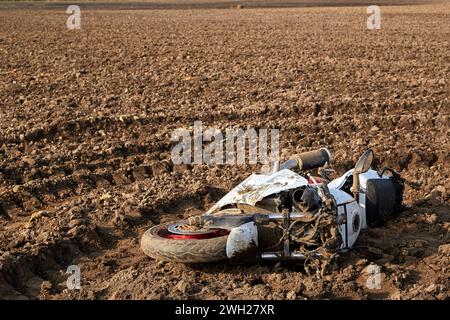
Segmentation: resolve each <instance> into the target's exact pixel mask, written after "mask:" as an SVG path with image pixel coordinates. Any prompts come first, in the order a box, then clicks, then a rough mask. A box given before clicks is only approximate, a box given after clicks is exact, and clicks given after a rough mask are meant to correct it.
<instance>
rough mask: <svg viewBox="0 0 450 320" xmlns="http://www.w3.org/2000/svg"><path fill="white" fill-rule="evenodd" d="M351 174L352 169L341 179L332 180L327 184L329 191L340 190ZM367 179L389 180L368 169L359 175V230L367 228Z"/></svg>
mask: <svg viewBox="0 0 450 320" xmlns="http://www.w3.org/2000/svg"><path fill="white" fill-rule="evenodd" d="M352 174H353V169H351V170H348V171H347V172H346V173H345V174H344V175H342V176H341V177H339V178H337V179H334V180H333V181H331V182H330V183H329V184H328V188H330V190H331V189H341V188H342V187H343V186H344V183H345V182H346V181H347V179H349V178H350V176H351V175H352ZM369 179H389V177H388V176H386V175H383V176H381V177H380V176H379V175H378V173H377V172H376V171H375V170H372V169H369V170H368V171H367V172H364V173H361V174H360V175H359V188H360V190H359V199H358V200H359V207H360V215H361V217H360V218H361V229H366V228H367V220H366V191H367V180H369Z"/></svg>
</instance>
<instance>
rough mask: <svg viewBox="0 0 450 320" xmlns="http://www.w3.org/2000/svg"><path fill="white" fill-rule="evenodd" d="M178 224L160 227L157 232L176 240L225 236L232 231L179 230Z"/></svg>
mask: <svg viewBox="0 0 450 320" xmlns="http://www.w3.org/2000/svg"><path fill="white" fill-rule="evenodd" d="M177 227H178V225H170V226H168V227H164V228H162V229H160V230H159V231H158V232H157V234H158V236H160V237H162V238H166V239H174V240H189V239H194V240H199V239H211V238H218V237H222V236H225V235H227V234H229V233H230V231H228V230H225V229H202V230H199V231H189V230H182V231H179V230H178V228H177Z"/></svg>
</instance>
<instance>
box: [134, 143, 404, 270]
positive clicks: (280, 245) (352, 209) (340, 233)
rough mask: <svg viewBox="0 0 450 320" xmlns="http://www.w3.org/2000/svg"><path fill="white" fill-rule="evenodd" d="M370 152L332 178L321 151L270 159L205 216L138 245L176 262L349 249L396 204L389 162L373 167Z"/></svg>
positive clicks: (307, 255)
mask: <svg viewBox="0 0 450 320" xmlns="http://www.w3.org/2000/svg"><path fill="white" fill-rule="evenodd" d="M373 157H374V155H373V152H372V150H370V149H369V150H367V151H366V152H364V154H363V155H362V156H361V157H360V158H359V160H358V161H357V163H356V165H355V166H354V168H353V169H351V170H349V171H347V172H346V173H345V174H344V175H342V176H341V177H339V178H336V179H334V180H332V179H331V178H330V175H331V174H332V173H333V172H334V170H332V169H331V168H330V163H331V153H330V151H329V150H328V149H325V148H322V149H319V150H315V151H309V152H305V153H302V154H299V155H297V156H294V157H292V158H291V159H290V160H288V161H286V162H284V163H281V164H280V163H278V162H271V163H270V164H268V165H266V166H264V167H263V170H262V173H260V174H252V175H250V176H249V177H248V178H247V179H246V180H244V181H243V182H241V183H240V184H239V185H237V186H236V187H235V188H234V189H233V190H231V191H230V192H229V193H228V194H226V195H225V196H224V197H223V198H222V199H220V200H219V201H218V202H217V203H216V204H215V205H214V206H213V207H212V208H210V209H209V210H208V211H207V212H206V213H205V214H203V215H200V216H194V217H191V218H188V219H186V220H182V221H177V222H173V223H166V224H161V225H157V226H153V227H151V228H150V229H148V230H147V231H146V232H145V233H144V235H143V236H142V238H141V248H142V250H143V251H144V253H145V254H146V255H148V256H150V257H152V258H154V259H157V260H162V261H173V262H181V263H205V262H214V261H220V260H225V259H231V260H235V261H252V260H253V261H255V260H303V261H305V263H306V261H308V260H315V261H330V259H331V258H332V257H333V256H334V255H335V254H336V253H338V252H342V251H345V250H348V249H350V248H352V247H353V246H354V245H355V243H356V241H357V239H358V236H359V234H360V232H361V230H363V229H365V228H368V227H375V226H380V225H382V224H383V223H384V222H385V221H386V219H388V218H391V217H394V216H396V215H397V214H399V212H400V211H401V209H402V200H403V188H404V187H403V180H402V178H401V177H400V176H399V174H398V173H397V172H395V171H394V170H393V169H391V168H389V167H384V168H381V169H380V170H374V169H372V168H371V166H372V161H373ZM314 170H316V171H315V172H316V173H315V175H314V174H312V172H313V171H314ZM299 173H301V174H303V176H302V175H300V174H299ZM319 263H320V262H319Z"/></svg>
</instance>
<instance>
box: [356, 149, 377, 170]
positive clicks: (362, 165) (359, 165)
mask: <svg viewBox="0 0 450 320" xmlns="http://www.w3.org/2000/svg"><path fill="white" fill-rule="evenodd" d="M372 161H373V151H372V150H371V149H368V150H366V151H365V152H364V153H363V154H362V156H361V157H360V158H359V159H358V162H356V165H355V169H354V173H355V174H361V173H364V172H367V170H369V169H370V166H371V165H372Z"/></svg>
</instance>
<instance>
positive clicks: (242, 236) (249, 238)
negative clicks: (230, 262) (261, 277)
mask: <svg viewBox="0 0 450 320" xmlns="http://www.w3.org/2000/svg"><path fill="white" fill-rule="evenodd" d="M257 248H258V229H257V227H256V224H255V223H254V222H253V221H252V222H247V223H244V224H241V225H240V226H239V227H236V228H233V229H231V232H230V234H229V235H228V239H227V245H226V252H227V257H228V258H229V259H245V258H255V257H256V253H257Z"/></svg>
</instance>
